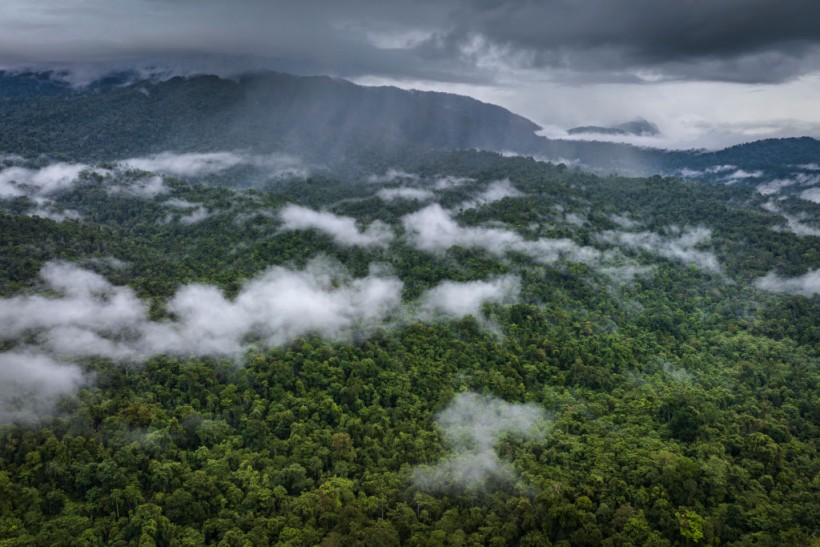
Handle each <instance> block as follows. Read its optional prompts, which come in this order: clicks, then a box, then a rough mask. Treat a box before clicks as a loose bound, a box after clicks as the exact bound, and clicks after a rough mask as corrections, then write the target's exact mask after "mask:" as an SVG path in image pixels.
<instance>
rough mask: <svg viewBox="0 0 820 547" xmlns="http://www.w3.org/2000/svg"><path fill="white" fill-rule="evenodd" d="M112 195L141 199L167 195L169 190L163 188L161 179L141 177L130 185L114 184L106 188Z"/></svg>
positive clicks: (163, 184) (165, 187)
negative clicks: (126, 195)
mask: <svg viewBox="0 0 820 547" xmlns="http://www.w3.org/2000/svg"><path fill="white" fill-rule="evenodd" d="M108 191H109V192H111V193H114V194H118V193H123V194H130V195H132V196H136V197H141V198H153V197H156V196H159V195H161V194H167V193H168V192H169V191H170V189H169V188H168V187H167V186H165V182H163V180H162V177H159V176H156V175H154V176H150V177H142V178H139V179H137V180H134V181H131V182H130V183H121V184H115V185H112V186H110V187H109V188H108Z"/></svg>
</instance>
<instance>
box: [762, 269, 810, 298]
mask: <svg viewBox="0 0 820 547" xmlns="http://www.w3.org/2000/svg"><path fill="white" fill-rule="evenodd" d="M755 285H756V286H757V287H758V288H760V289H763V290H764V291H769V292H776V293H785V294H801V295H803V296H814V295H816V294H820V269H817V270H811V271H809V272H808V273H806V274H804V275H801V276H798V277H780V276H779V275H777V274H776V273H774V272H769V273H768V274H766V275H765V276H763V277H761V278H759V279H757V280H756V281H755Z"/></svg>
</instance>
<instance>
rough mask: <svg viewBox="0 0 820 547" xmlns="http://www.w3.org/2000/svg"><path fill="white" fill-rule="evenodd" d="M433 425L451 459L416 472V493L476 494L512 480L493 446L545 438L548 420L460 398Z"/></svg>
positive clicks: (499, 403)
mask: <svg viewBox="0 0 820 547" xmlns="http://www.w3.org/2000/svg"><path fill="white" fill-rule="evenodd" d="M436 424H437V425H438V427H439V428H440V429H441V431H442V435H443V436H444V439H445V441H446V442H447V444H448V445H449V447H450V448H451V449H452V454H451V455H450V456H448V457H446V458H445V459H444V460H442V461H441V462H439V463H438V464H436V465H434V466H421V467H418V468H416V470H415V471H414V473H413V482H414V483H415V485H416V487H418V488H421V489H424V490H432V491H460V490H479V489H481V488H483V487H485V485H486V483H487V481H489V480H491V479H493V480H498V481H509V480H511V479H514V478H515V476H516V473H515V470H514V469H513V467H512V466H511V465H510V464H508V463H507V462H504V461H502V460H501V458H499V456H498V453H497V452H496V449H495V446H496V444H498V442H499V441H500V440H501V439H502V438H503V437H504V436H505V435H517V436H520V437H523V438H527V439H539V438H543V437H544V436H545V431H544V428H545V426H546V425H547V415H546V413H545V412H544V410H543V409H542V408H540V407H538V406H536V405H533V404H513V403H508V402H506V401H503V400H501V399H497V398H495V397H488V396H484V395H479V394H476V393H459V394H458V395H456V397H455V398H454V399H453V401H452V402H451V403H450V405H449V406H448V407H447V408H445V409H444V410H442V411H441V412H440V413H439V414H438V416H436Z"/></svg>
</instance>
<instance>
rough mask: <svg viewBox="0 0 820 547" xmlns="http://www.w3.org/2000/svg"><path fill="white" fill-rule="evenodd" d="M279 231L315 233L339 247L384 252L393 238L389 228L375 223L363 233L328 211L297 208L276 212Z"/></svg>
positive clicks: (353, 222)
mask: <svg viewBox="0 0 820 547" xmlns="http://www.w3.org/2000/svg"><path fill="white" fill-rule="evenodd" d="M279 218H280V220H281V221H282V223H283V227H282V229H283V230H286V231H293V230H317V231H319V232H322V233H324V234H327V235H329V236H330V237H331V238H333V241H335V242H336V243H338V244H339V245H343V246H347V247H351V246H355V247H381V248H385V247H387V246H389V245H390V242H391V241H392V240H393V239H394V238H395V234H394V233H393V231H392V230H391V229H390V227H389V226H388V225H387V224H385V223H383V222H381V221H378V220H377V221H375V222H373V223H371V224H370V226H368V227H367V228H366V229H364V230H361V229H359V227H358V226H356V219H354V218H353V217H346V216H339V215H334V214H333V213H331V212H328V211H314V210H313V209H309V208H307V207H302V206H300V205H293V204H290V205H287V206H285V207H284V208H283V209H282V210H281V211H280V212H279Z"/></svg>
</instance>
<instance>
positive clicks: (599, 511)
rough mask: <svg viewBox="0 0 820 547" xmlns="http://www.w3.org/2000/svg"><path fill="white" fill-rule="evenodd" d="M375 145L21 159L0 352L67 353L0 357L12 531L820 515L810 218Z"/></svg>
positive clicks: (184, 539) (364, 539)
mask: <svg viewBox="0 0 820 547" xmlns="http://www.w3.org/2000/svg"><path fill="white" fill-rule="evenodd" d="M55 100H56V99H55ZM60 100H63V99H60ZM112 111H113V110H112ZM363 156H364V157H363V159H362V165H370V166H371V169H372V173H373V175H374V176H372V177H370V179H369V180H366V179H365V177H363V178H362V179H361V180H351V177H340V178H334V177H333V176H332V173H329V172H327V171H321V172H319V173H317V174H313V175H308V176H307V178H292V179H288V178H275V179H270V180H269V181H268V182H267V183H265V184H262V185H258V184H257V185H256V187H254V188H243V186H246V185H245V184H243V183H242V180H241V177H242V173H241V172H240V171H236V172H233V173H232V174H231V175H230V176H229V177H226V179H225V180H222V181H220V180H219V175H214V176H213V177H210V178H208V179H207V182H208V183H209V184H201V183H195V182H191V181H190V180H182V179H178V178H172V177H164V178H161V177H158V176H156V175H154V174H151V173H146V172H142V171H138V170H134V169H126V168H122V167H116V166H114V165H109V164H100V165H96V166H92V167H88V168H86V169H84V170H82V171H78V173H77V174H76V176H71V177H68V178H66V177H65V176H63V178H59V177H57V175H54V177H55V178H54V180H57V179H58V178H59V180H60V181H62V182H61V183H60V184H59V185H52V186H54V187H53V188H52V187H49V189H48V191H45V190H44V188H46V184H45V182H43V178H44V177H45V175H43V176H42V177H41V178H37V175H36V173H42V171H37V170H38V169H45V168H47V166H48V164H49V162H48V161H45V160H42V159H40V160H38V159H36V158H35V159H23V158H19V157H14V158H12V157H9V158H8V159H6V160H5V169H6V171H5V172H6V173H8V172H9V171H8V170H10V169H19V170H20V171H18V172H17V173H18V175H17V176H18V178H20V177H24V176H25V177H28V179H29V180H30V182H29V184H28V186H26V185H20V184H18V185H16V186H13V187H12V186H9V187H8V188H10V190H8V191H7V193H6V194H2V199H0V208H2V212H0V328H1V329H2V332H0V362H3V363H4V365H5V366H6V368H7V369H9V370H10V368H9V367H11V366H12V364H19V363H20V362H23V363H34V362H37V363H43V365H42V366H43V368H44V370H47V371H51V373H52V374H51V376H49V378H45V377H44V378H36V377H35V378H33V379H32V380H27V379H26V378H22V379H17V380H15V379H14V378H10V377H9V376H8V374H6V375H4V376H1V377H0V378H2V380H3V382H4V384H5V386H4V387H0V418H2V421H3V423H2V424H0V438H1V439H2V442H0V544H3V545H129V544H139V545H201V544H219V545H236V546H244V545H269V544H276V545H294V546H297V545H327V546H331V545H367V546H372V545H399V544H407V545H419V546H429V545H532V546H535V545H539V546H540V545H612V546H616V545H617V546H620V545H692V544H698V545H814V544H816V543H817V541H818V537H819V536H820V459H819V458H818V454H817V450H818V427H820V390H818V387H819V386H818V375H819V374H820V369H819V368H818V357H819V355H818V349H820V296H818V289H817V284H816V283H817V282H816V281H812V279H815V278H816V277H817V274H816V272H817V271H818V268H820V243H819V241H820V240H819V239H818V237H817V236H816V235H807V234H806V233H795V231H794V230H790V229H788V226H786V225H785V224H784V219H783V217H781V216H780V215H779V214H778V213H777V212H776V211H772V210H767V209H766V208H765V207H764V206H765V205H766V202H767V199H768V198H767V197H765V196H761V195H760V194H758V193H756V192H755V191H754V189H753V188H748V187H743V186H726V185H715V184H706V183H699V182H691V181H685V180H681V179H675V178H668V177H658V176H656V177H651V178H642V179H632V178H623V177H618V176H610V177H599V176H595V175H592V174H589V173H585V172H582V171H579V170H575V169H571V168H567V167H566V166H564V165H558V166H555V165H551V164H546V163H540V162H537V161H534V160H532V159H528V158H505V157H501V156H500V155H498V154H494V153H486V152H437V153H433V152H417V153H414V154H408V155H405V156H403V157H399V156H396V157H395V158H389V160H384V159H383V158H382V159H380V160H377V159H375V158H374V159H373V160H372V161H371V162H370V163H368V161H370V160H368V159H367V158H366V155H365V154H363ZM38 162H39V163H38ZM385 162H386V163H385ZM387 167H392V168H394V170H393V171H388V170H387ZM78 169H79V168H78ZM26 170H27V171H26ZM10 176H11V175H9V176H7V177H6V179H9V180H10ZM61 176H62V175H61ZM68 179H70V183H68V182H65V181H66V180H68ZM4 180H5V179H4ZM49 180H51V179H49ZM220 182H221V183H222V184H221V185H220V184H218V183H220ZM38 185H39V186H38ZM782 207H789V205H788V204H784V205H782ZM795 207H799V208H800V210H799V211H797V212H795V213H794V214H795V215H796V214H798V213H800V214H801V215H803V216H801V217H800V218H801V219H802V221H803V222H807V223H810V222H811V221H812V220H811V219H812V218H814V219H815V221H816V219H817V218H818V217H820V215H818V214H817V209H818V206H817V205H816V204H814V203H811V202H808V201H806V202H802V204H800V205H795ZM289 215H290V216H289ZM784 226H785V227H784ZM343 234H346V235H347V239H343V238H342V235H343ZM317 271H318V272H319V273H316V272H317ZM812 275H814V277H812ZM812 282H814V283H815V285H812V284H811V283H812ZM287 283H291V285H288V284H287ZM300 283H301V284H300ZM282 286H285V287H288V286H298V287H303V286H307V287H308V289H310V291H312V292H309V291H307V289H305V291H306V292H305V294H309V295H310V297H311V298H316V299H319V300H320V302H328V303H329V304H328V305H333V306H335V305H337V304H338V302H340V301H341V302H343V304H344V306H345V307H344V308H342V307H341V306H342V304H339V306H340V308H339V311H338V315H337V316H334V317H333V318H332V319H333V320H336V321H337V322H338V324H335V326H333V327H332V328H331V327H328V326H327V321H329V320H330V319H322V318H321V317H319V316H318V315H317V316H314V315H313V314H314V312H315V310H314V308H309V307H307V306H309V304H310V302H293V303H289V304H287V305H289V306H291V308H288V307H287V306H286V305H285V304H280V303H279V300H280V299H284V298H285V295H283V294H281V293H277V292H273V293H271V291H272V290H273V289H271V287H273V288H276V287H282ZM266 291H267V292H266ZM368 291H371V292H368ZM391 291H393V292H391ZM373 295H376V296H373ZM482 295H483V296H482ZM371 296H372V298H373V299H377V300H378V302H377V303H378V305H375V304H374V305H372V306H371V305H370V304H369V302H370V300H369V298H370V297H371ZM262 297H265V298H269V300H265V299H264V298H262ZM343 297H344V299H343ZM186 298H187V299H186ZM321 299H325V300H321ZM306 300H308V299H307V298H306ZM468 301H469V303H470V305H467V304H466V303H465V302H468ZM211 303H212V304H213V306H214V307H213V308H208V307H207V305H210V304H211ZM81 306H85V307H86V308H87V309H88V310H90V311H88V313H86V314H85V315H83V314H82V313H85V312H82V310H81ZM140 306H143V308H140ZM321 306H322V304H320V306H319V307H321ZM267 308H270V309H272V310H274V311H275V312H269V311H267ZM83 309H85V308H83ZM291 309H295V310H296V311H297V313H296V315H293V316H292V317H294V322H293V324H296V323H299V322H298V321H296V320H297V319H299V320H301V318H299V317H298V315H299V314H300V313H303V312H301V311H300V310H303V309H304V310H307V311H305V312H304V314H305V315H306V316H309V317H305V318H304V325H305V326H304V328H301V329H297V328H296V327H294V326H293V324H292V323H290V322H285V323H284V324H283V325H281V327H274V326H271V322H273V323H275V322H276V321H277V320H278V317H279V316H278V315H277V314H282V317H291V316H289V315H288V314H289V313H292V312H291V311H289V310H291ZM334 309H335V308H334ZM202 310H205V311H204V312H202ZM209 310H210V311H209ZM81 312H82V313H81ZM315 313H317V314H318V312H315ZM198 314H199V315H198ZM243 314H244V315H243ZM97 315H98V316H99V317H95V316H97ZM317 317H319V318H317ZM101 318H102V319H101ZM259 318H265V319H267V320H268V322H267V323H264V324H263V322H261V321H260V320H259ZM100 321H105V322H106V323H105V324H104V325H102V326H100V324H99V323H100ZM242 321H245V323H242ZM311 321H314V322H311ZM239 323H242V324H243V325H244V326H243V327H242V328H241V329H240V328H239V327H235V326H234V325H235V324H239ZM299 324H302V323H299ZM117 325H120V326H117ZM214 325H215V326H216V327H215V328H214ZM232 329H238V330H236V332H234V330H232ZM163 337H164V338H163ZM161 338H162V341H161V342H160V341H158V340H160V339H161ZM209 348H213V349H209ZM46 363H47V364H46ZM32 366H33V365H32ZM58 371H59V372H58ZM69 373H70V378H69V379H67V380H65V381H64V382H63V383H61V384H59V385H56V383H55V382H57V380H56V379H55V378H57V377H58V376H59V375H60V374H64V375H66V376H68V375H69ZM0 374H4V373H2V372H0ZM15 382H16V383H15ZM26 382H28V383H26ZM44 386H51V388H52V391H51V392H49V391H48V390H47V389H46V387H44Z"/></svg>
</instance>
